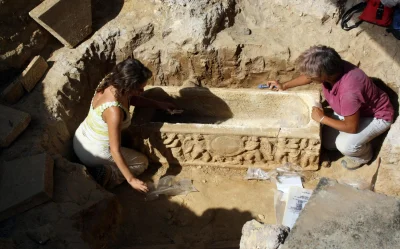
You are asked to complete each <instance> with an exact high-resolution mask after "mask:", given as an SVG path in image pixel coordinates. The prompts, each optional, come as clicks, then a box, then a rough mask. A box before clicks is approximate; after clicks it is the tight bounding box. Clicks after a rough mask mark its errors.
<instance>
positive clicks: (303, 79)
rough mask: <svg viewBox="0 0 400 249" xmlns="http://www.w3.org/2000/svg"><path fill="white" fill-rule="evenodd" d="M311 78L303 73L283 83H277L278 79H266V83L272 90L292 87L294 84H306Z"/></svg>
mask: <svg viewBox="0 0 400 249" xmlns="http://www.w3.org/2000/svg"><path fill="white" fill-rule="evenodd" d="M311 82H312V80H311V79H310V78H308V77H307V76H305V75H300V76H299V77H297V78H294V79H292V80H290V81H288V82H285V83H279V82H278V81H268V82H267V85H268V86H269V87H270V88H271V89H272V90H281V91H284V90H287V89H289V88H293V87H296V86H302V85H307V84H310V83H311Z"/></svg>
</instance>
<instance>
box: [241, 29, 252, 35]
mask: <svg viewBox="0 0 400 249" xmlns="http://www.w3.org/2000/svg"><path fill="white" fill-rule="evenodd" d="M243 34H244V35H251V29H249V28H244V29H243Z"/></svg>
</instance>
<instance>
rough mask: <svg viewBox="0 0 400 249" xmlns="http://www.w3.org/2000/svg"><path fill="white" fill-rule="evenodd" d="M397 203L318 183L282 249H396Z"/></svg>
mask: <svg viewBox="0 0 400 249" xmlns="http://www.w3.org/2000/svg"><path fill="white" fill-rule="evenodd" d="M399 244H400V200H399V199H396V198H393V197H388V196H385V195H381V194H377V193H374V192H372V191H369V190H358V189H356V188H353V187H351V186H349V185H342V184H339V183H337V182H336V181H333V180H329V179H327V178H323V179H321V181H320V182H319V184H318V186H317V188H316V190H315V191H314V193H313V195H312V196H311V198H310V200H309V201H308V203H307V205H306V206H305V208H304V209H303V211H302V212H301V214H300V216H299V218H298V220H297V222H296V224H295V225H294V227H293V229H292V231H291V232H290V234H289V236H288V238H287V240H286V241H285V244H284V245H283V246H282V249H289V248H290V249H294V248H335V249H341V248H343V249H345V248H346V249H347V248H365V249H368V248H371V249H372V248H398V247H399Z"/></svg>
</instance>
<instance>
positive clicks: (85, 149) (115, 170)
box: [74, 59, 174, 192]
mask: <svg viewBox="0 0 400 249" xmlns="http://www.w3.org/2000/svg"><path fill="white" fill-rule="evenodd" d="M151 76H152V73H151V71H150V70H149V69H148V68H146V67H145V66H144V65H143V64H142V63H141V62H140V61H138V60H135V59H127V60H125V61H123V62H121V63H119V64H118V65H116V66H115V68H114V69H113V71H112V72H111V73H110V74H108V75H107V76H106V77H105V78H104V79H103V80H102V82H100V84H99V86H98V87H97V89H96V91H95V95H94V97H93V99H92V103H91V105H90V109H89V114H88V116H87V117H86V119H85V120H84V121H83V122H82V123H81V125H80V126H79V128H78V129H77V130H76V132H75V136H74V150H75V153H76V155H77V156H78V157H79V159H80V160H81V161H82V163H83V164H85V165H86V166H87V167H89V169H90V167H92V168H94V167H96V166H102V167H100V168H101V169H102V170H101V174H100V177H99V178H100V179H97V180H99V181H100V184H102V185H103V186H104V185H107V186H108V187H113V186H116V185H118V184H120V183H122V182H123V181H124V179H126V180H127V182H128V183H129V184H130V185H131V186H132V187H133V188H134V189H136V190H138V191H140V192H147V191H148V188H147V186H146V184H145V183H144V182H142V181H141V180H139V179H137V178H136V177H135V175H139V174H141V173H143V171H145V170H146V168H147V166H148V161H147V158H146V156H145V155H143V154H141V153H139V152H137V151H135V150H132V149H128V148H123V147H121V130H122V129H125V128H127V127H129V125H130V124H131V114H130V113H129V106H130V105H133V106H148V107H154V108H159V109H164V110H169V109H173V108H174V105H173V104H171V103H165V102H158V101H155V100H151V99H147V98H144V97H141V96H140V94H141V93H142V92H143V88H144V87H145V86H146V83H147V80H148V79H149V78H151Z"/></svg>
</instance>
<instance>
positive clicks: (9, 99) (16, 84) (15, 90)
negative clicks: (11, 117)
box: [0, 80, 25, 104]
mask: <svg viewBox="0 0 400 249" xmlns="http://www.w3.org/2000/svg"><path fill="white" fill-rule="evenodd" d="M24 94H25V91H24V87H23V86H22V84H21V82H20V81H19V80H15V81H13V82H12V83H11V84H10V85H8V86H7V87H6V88H5V89H4V90H3V92H1V95H0V97H1V99H2V100H3V101H5V102H6V103H8V104H15V103H17V102H18V100H20V99H21V98H22V96H24Z"/></svg>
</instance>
